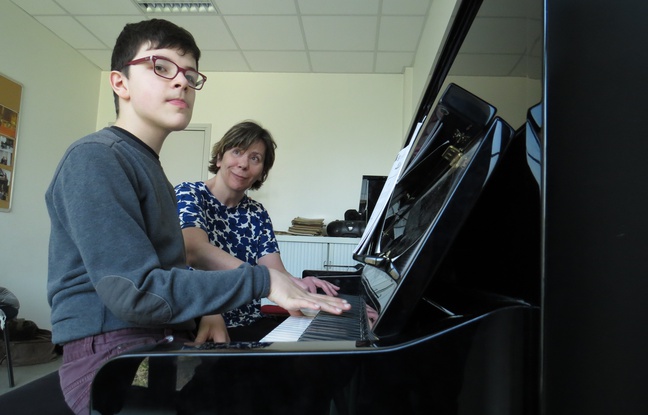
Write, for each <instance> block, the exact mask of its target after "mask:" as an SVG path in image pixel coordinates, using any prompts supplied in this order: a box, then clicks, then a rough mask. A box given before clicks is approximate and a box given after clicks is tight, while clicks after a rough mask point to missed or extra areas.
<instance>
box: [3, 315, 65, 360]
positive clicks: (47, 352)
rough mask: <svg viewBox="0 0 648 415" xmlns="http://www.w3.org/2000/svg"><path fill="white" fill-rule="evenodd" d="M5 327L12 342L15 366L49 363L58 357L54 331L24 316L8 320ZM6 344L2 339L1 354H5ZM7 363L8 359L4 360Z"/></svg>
mask: <svg viewBox="0 0 648 415" xmlns="http://www.w3.org/2000/svg"><path fill="white" fill-rule="evenodd" d="M5 329H6V330H8V333H9V342H10V343H11V363H12V365H13V366H28V365H37V364H40V363H47V362H51V361H52V360H55V359H56V358H57V357H58V352H57V350H56V346H55V345H54V344H53V343H52V332H51V331H49V330H44V329H40V328H38V326H37V325H36V323H34V322H33V321H31V320H25V319H22V318H18V319H12V320H9V321H7V324H6V326H5ZM5 354H6V353H5V344H4V341H1V340H0V356H5ZM2 364H3V365H6V364H7V362H6V361H4V360H3V361H2Z"/></svg>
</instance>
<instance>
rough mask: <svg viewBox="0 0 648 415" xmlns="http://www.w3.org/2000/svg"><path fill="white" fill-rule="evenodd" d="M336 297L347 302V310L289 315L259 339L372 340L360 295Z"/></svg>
mask: <svg viewBox="0 0 648 415" xmlns="http://www.w3.org/2000/svg"><path fill="white" fill-rule="evenodd" d="M340 297H341V298H344V299H346V300H347V301H348V302H349V303H351V310H349V311H346V312H344V313H342V314H340V315H337V314H331V313H327V312H325V311H320V312H319V313H317V315H316V316H315V317H295V316H290V317H288V318H287V319H286V320H284V321H283V322H282V323H281V324H280V325H279V326H277V328H275V329H274V330H272V331H271V332H270V333H268V335H266V336H265V337H264V338H263V339H261V341H262V342H290V341H315V340H367V339H369V340H374V336H373V333H371V330H370V328H369V324H368V321H367V312H366V308H365V307H366V305H365V302H364V300H363V299H362V297H360V296H357V295H344V294H340Z"/></svg>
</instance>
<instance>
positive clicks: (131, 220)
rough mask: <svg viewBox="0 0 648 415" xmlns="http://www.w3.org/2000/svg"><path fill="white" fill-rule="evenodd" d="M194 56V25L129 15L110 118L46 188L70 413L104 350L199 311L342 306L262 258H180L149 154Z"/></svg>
mask: <svg viewBox="0 0 648 415" xmlns="http://www.w3.org/2000/svg"><path fill="white" fill-rule="evenodd" d="M199 58H200V50H199V49H198V47H197V45H196V44H195V41H194V39H193V37H192V35H191V34H190V33H189V32H187V31H186V30H184V29H182V28H180V27H178V26H176V25H174V24H172V23H170V22H167V21H165V20H158V19H154V20H148V21H143V22H140V23H134V24H128V25H126V26H125V27H124V30H123V31H122V33H121V34H120V35H119V37H118V39H117V42H116V45H115V48H114V50H113V55H112V61H111V73H110V83H111V86H112V88H113V91H114V97H115V106H116V111H117V120H116V122H115V125H114V126H112V127H109V128H105V129H103V130H100V131H98V132H96V133H93V134H90V135H89V136H86V137H84V138H82V139H81V140H79V141H77V142H75V143H73V144H72V145H71V146H70V148H69V149H68V150H67V152H66V153H65V155H64V156H63V159H62V160H61V162H60V164H59V166H58V168H57V170H56V172H55V174H54V178H53V179H52V182H51V184H50V186H49V188H48V189H47V192H46V195H45V199H46V204H47V208H48V212H49V215H50V220H51V235H50V248H49V271H48V301H49V303H50V305H51V307H52V334H53V342H54V343H57V344H62V345H63V364H62V366H61V368H60V370H59V375H60V378H61V379H60V380H61V387H62V389H63V394H64V396H65V399H66V402H67V403H68V405H69V406H70V407H71V408H72V410H73V411H74V412H75V413H77V414H81V413H83V414H87V413H88V412H89V393H90V383H91V382H92V378H93V376H94V374H95V372H96V371H97V369H98V368H99V367H100V366H101V365H102V364H103V363H104V362H105V361H106V360H107V359H109V358H110V357H112V356H114V355H116V354H119V353H123V352H124V351H126V350H128V349H129V348H132V347H135V346H142V345H145V344H151V343H155V342H158V341H160V340H162V339H164V338H165V337H166V336H168V335H173V336H175V338H176V340H178V339H179V340H187V341H189V340H190V339H191V330H193V329H194V319H195V318H197V317H200V316H202V315H206V314H216V313H220V312H223V311H227V310H229V309H232V308H235V307H238V306H240V305H243V304H246V303H248V302H250V301H251V300H252V299H253V298H260V297H263V296H267V297H268V298H269V299H271V300H272V301H274V302H275V303H277V304H279V305H280V306H282V307H283V308H285V309H288V310H299V309H300V308H320V309H322V310H325V311H329V312H333V313H336V314H339V313H341V312H342V310H347V309H348V308H349V305H348V304H347V303H346V302H344V301H343V300H341V299H338V298H335V297H329V296H325V295H318V294H311V293H308V292H306V291H305V290H303V289H301V288H299V287H298V286H297V285H296V284H295V283H293V282H292V281H291V279H290V277H288V276H286V275H284V274H281V273H280V272H278V271H274V270H268V268H266V267H263V266H256V267H253V266H249V265H242V266H241V267H239V268H237V269H234V270H229V271H197V270H196V271H192V270H189V269H187V268H186V264H185V256H184V244H183V238H182V233H181V231H180V227H179V224H178V220H177V212H176V204H175V193H174V191H173V188H172V186H171V185H170V184H169V182H168V180H167V179H166V176H165V175H164V172H163V170H162V167H161V166H160V162H159V158H158V154H159V152H160V150H161V148H162V143H163V142H164V139H165V138H166V137H167V136H168V134H169V133H170V132H171V131H178V130H182V129H184V128H185V127H186V126H187V125H188V124H189V121H190V120H191V115H192V110H193V104H194V99H195V93H196V90H198V89H200V88H202V86H203V85H204V83H205V81H206V78H205V77H204V76H203V75H202V74H200V73H199V72H198V60H199Z"/></svg>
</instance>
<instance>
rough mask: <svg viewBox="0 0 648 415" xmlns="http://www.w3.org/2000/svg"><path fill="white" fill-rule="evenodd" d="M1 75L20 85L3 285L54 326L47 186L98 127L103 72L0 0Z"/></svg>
mask: <svg viewBox="0 0 648 415" xmlns="http://www.w3.org/2000/svg"><path fill="white" fill-rule="evenodd" d="M0 38H2V41H1V42H0V57H1V58H0V73H2V74H3V75H4V76H6V77H8V78H10V79H12V80H14V81H15V82H18V83H20V84H22V86H23V93H22V103H21V111H20V114H19V120H18V138H17V140H16V141H17V143H16V144H17V148H16V160H15V161H16V164H15V170H14V173H15V177H14V182H13V190H12V196H11V197H12V208H11V211H10V212H0V241H1V245H0V286H4V287H7V288H8V289H10V290H11V291H12V292H13V293H14V294H16V296H17V297H18V299H19V300H20V302H21V308H20V316H21V317H23V318H27V319H30V320H34V321H35V322H36V324H38V325H39V326H41V327H43V328H48V327H49V326H50V322H49V306H48V305H47V299H46V281H47V246H48V238H49V217H48V216H47V211H46V209H45V189H46V188H47V185H48V184H49V181H50V178H51V177H52V174H53V172H54V169H55V168H56V165H57V163H58V161H59V159H60V158H61V155H62V154H63V152H64V151H65V148H66V147H67V146H68V145H69V144H70V143H71V142H72V141H73V140H74V139H77V138H80V137H81V136H83V135H85V134H88V133H90V132H92V131H93V130H94V129H95V123H96V112H97V100H98V96H99V77H100V74H101V72H100V71H99V70H98V69H96V67H94V66H92V65H91V64H90V63H89V62H88V61H87V60H86V59H85V58H83V57H82V56H81V55H79V54H77V53H76V52H74V51H72V50H71V49H70V48H69V47H68V46H67V45H66V44H64V43H63V42H62V41H61V40H59V39H58V38H56V37H54V36H53V35H52V34H51V33H50V32H49V31H48V30H47V29H45V28H44V27H42V26H41V25H40V24H38V23H37V22H36V21H35V20H33V19H32V18H31V17H29V16H27V15H25V14H24V12H23V11H22V10H20V9H19V8H17V7H16V6H15V5H14V4H13V3H11V2H10V1H8V0H0Z"/></svg>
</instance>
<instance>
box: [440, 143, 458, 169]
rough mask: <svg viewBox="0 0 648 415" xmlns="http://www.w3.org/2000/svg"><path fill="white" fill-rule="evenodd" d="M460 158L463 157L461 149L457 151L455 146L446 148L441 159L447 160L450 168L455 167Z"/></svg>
mask: <svg viewBox="0 0 648 415" xmlns="http://www.w3.org/2000/svg"><path fill="white" fill-rule="evenodd" d="M461 156H463V153H462V152H461V149H458V148H457V147H455V146H449V147H448V148H446V151H444V152H443V156H442V157H443V158H444V159H446V160H448V163H449V164H450V166H452V167H455V165H456V164H457V162H458V161H459V160H460V159H461Z"/></svg>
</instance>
